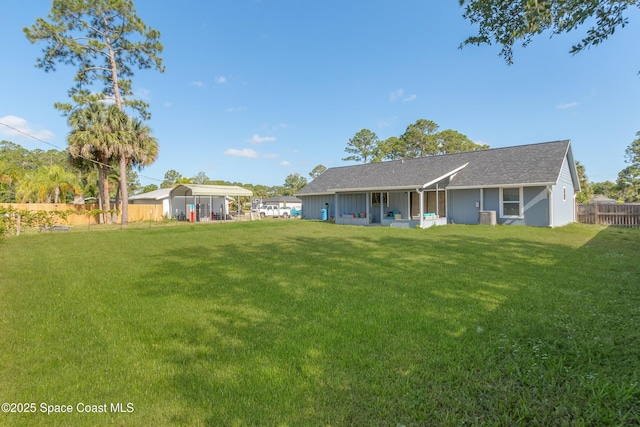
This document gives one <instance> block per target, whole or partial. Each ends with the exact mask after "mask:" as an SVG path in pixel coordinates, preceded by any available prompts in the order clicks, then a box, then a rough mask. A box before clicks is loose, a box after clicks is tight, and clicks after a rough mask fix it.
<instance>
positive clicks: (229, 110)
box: [227, 107, 247, 113]
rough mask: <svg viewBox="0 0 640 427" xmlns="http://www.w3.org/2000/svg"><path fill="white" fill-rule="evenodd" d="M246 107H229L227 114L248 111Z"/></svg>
mask: <svg viewBox="0 0 640 427" xmlns="http://www.w3.org/2000/svg"><path fill="white" fill-rule="evenodd" d="M246 110H247V109H246V107H229V108H227V113H237V112H239V111H246Z"/></svg>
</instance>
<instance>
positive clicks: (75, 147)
mask: <svg viewBox="0 0 640 427" xmlns="http://www.w3.org/2000/svg"><path fill="white" fill-rule="evenodd" d="M68 123H69V125H70V126H71V127H72V128H73V130H72V131H71V133H70V134H69V137H68V142H69V146H68V148H67V150H68V151H69V155H70V156H71V157H72V158H74V159H77V158H83V159H85V160H89V161H91V162H94V163H95V164H97V166H98V182H99V199H98V200H99V203H100V209H102V211H103V212H104V221H106V222H107V223H108V224H109V223H111V215H108V213H107V211H108V210H109V208H110V203H109V202H110V197H109V180H108V175H109V169H110V167H111V166H110V165H109V163H110V161H111V159H112V157H113V156H114V147H115V146H116V145H117V144H118V140H119V138H120V137H121V132H122V129H123V128H124V125H125V123H126V116H125V115H124V114H123V113H122V112H121V111H120V110H119V109H118V108H117V107H116V106H114V105H110V106H107V105H105V104H103V103H99V102H95V103H92V104H89V105H88V106H87V107H86V108H84V109H81V110H76V111H74V112H73V113H71V114H70V115H69V119H68ZM101 222H102V221H101Z"/></svg>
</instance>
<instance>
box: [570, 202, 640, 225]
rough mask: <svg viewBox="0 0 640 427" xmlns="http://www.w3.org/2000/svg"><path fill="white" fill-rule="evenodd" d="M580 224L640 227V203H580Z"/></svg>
mask: <svg viewBox="0 0 640 427" xmlns="http://www.w3.org/2000/svg"><path fill="white" fill-rule="evenodd" d="M577 219H578V222H582V223H584V224H600V225H617V226H621V227H640V203H612V204H604V203H579V204H578V218H577Z"/></svg>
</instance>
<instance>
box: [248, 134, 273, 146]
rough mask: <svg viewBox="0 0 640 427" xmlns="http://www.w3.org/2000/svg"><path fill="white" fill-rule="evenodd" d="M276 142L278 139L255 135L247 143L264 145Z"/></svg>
mask: <svg viewBox="0 0 640 427" xmlns="http://www.w3.org/2000/svg"><path fill="white" fill-rule="evenodd" d="M275 140H276V138H275V137H274V136H260V135H258V134H257V133H254V134H253V136H252V137H251V139H249V140H247V141H248V142H252V143H254V144H262V143H263V142H273V141H275Z"/></svg>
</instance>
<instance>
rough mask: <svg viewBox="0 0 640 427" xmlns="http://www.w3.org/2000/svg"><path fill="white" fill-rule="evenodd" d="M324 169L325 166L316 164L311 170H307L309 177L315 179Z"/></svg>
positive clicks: (325, 168)
mask: <svg viewBox="0 0 640 427" xmlns="http://www.w3.org/2000/svg"><path fill="white" fill-rule="evenodd" d="M326 170H327V167H326V166H325V165H318V166H316V167H315V168H313V169H311V172H309V176H310V177H311V179H316V178H317V177H319V176H320V175H321V174H322V172H324V171H326Z"/></svg>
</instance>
